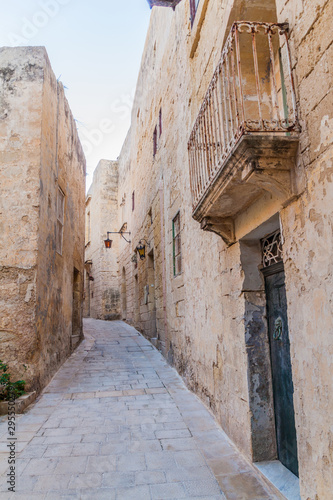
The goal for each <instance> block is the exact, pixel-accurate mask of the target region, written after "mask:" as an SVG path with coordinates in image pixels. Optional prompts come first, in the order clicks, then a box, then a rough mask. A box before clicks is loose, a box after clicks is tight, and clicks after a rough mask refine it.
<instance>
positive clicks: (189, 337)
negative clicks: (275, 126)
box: [118, 0, 333, 500]
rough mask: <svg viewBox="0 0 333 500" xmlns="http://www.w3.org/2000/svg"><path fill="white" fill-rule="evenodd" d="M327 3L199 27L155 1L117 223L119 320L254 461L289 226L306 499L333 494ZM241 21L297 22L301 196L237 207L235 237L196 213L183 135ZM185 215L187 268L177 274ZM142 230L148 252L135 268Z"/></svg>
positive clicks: (275, 8)
mask: <svg viewBox="0 0 333 500" xmlns="http://www.w3.org/2000/svg"><path fill="white" fill-rule="evenodd" d="M331 11H332V2H329V1H325V0H316V1H310V0H309V1H306V0H303V1H301V0H297V1H296V0H281V1H280V0H277V2H276V4H275V2H262V1H259V0H258V1H257V0H255V1H251V2H242V1H234V2H227V1H222V2H221V1H218V0H209V1H208V0H201V1H200V2H199V8H198V12H197V15H196V18H195V21H194V24H193V27H192V28H191V23H190V21H189V17H190V13H189V2H186V1H183V2H181V3H180V4H179V5H178V6H177V8H176V10H175V12H172V10H171V9H163V8H154V9H153V11H152V17H151V23H150V27H149V32H148V35H147V41H146V45H145V50H144V54H143V58H142V65H141V70H140V74H139V78H138V86H137V91H136V97H135V102H134V107H133V112H132V124H131V130H130V132H129V136H128V138H127V140H126V142H125V144H124V147H123V150H122V152H121V155H120V158H119V191H118V193H119V194H118V212H119V217H120V218H121V221H120V225H121V224H122V223H123V222H125V221H126V222H127V225H128V229H129V230H130V231H131V232H132V236H131V240H132V243H131V244H130V245H127V244H125V243H124V242H121V243H120V249H119V290H120V293H121V295H122V304H123V306H122V317H123V318H124V319H126V320H127V321H129V322H131V323H133V324H134V326H136V327H137V328H139V329H140V330H141V331H142V332H143V333H144V334H145V335H146V336H147V337H148V338H150V339H151V340H152V342H154V344H155V345H157V347H158V348H159V349H160V350H161V351H162V352H163V354H164V355H165V356H166V358H167V359H168V360H169V362H170V363H172V364H173V365H174V366H175V367H176V369H177V370H178V371H179V372H180V373H181V375H182V376H183V377H184V379H185V380H186V382H187V384H188V385H189V387H190V388H191V389H193V390H194V391H196V393H197V394H198V395H199V396H200V397H201V398H202V399H203V400H204V401H205V402H206V404H207V405H208V406H210V407H211V409H212V410H213V411H214V414H215V415H216V417H217V418H218V420H219V422H220V423H221V425H222V427H223V429H224V430H225V431H226V432H227V433H228V435H229V436H230V437H231V438H232V439H233V441H234V442H235V443H236V445H237V446H238V447H239V448H240V449H241V450H242V451H243V452H245V454H246V455H247V456H248V457H249V458H250V459H252V460H253V461H255V460H271V459H274V458H276V442H275V423H274V411H273V394H272V383H271V369H270V361H269V344H268V336H267V319H266V298H265V288H264V280H263V276H262V274H261V273H260V266H261V263H262V261H261V247H260V239H261V238H262V237H264V236H265V235H266V234H269V233H270V232H272V231H274V230H276V229H279V228H280V229H281V231H282V235H283V242H284V266H285V273H286V290H287V301H288V317H289V330H290V342H291V358H292V375H293V382H294V391H295V392H294V406H295V418H296V430H297V443H298V459H299V470H300V485H301V495H302V498H304V499H309V500H310V499H311V500H312V499H316V500H321V499H323V500H324V499H326V498H329V497H330V495H331V492H332V491H333V484H332V480H333V479H332V474H331V470H332V460H333V457H332V435H331V428H332V415H333V401H332V380H333V377H332V261H333V259H332V241H333V240H332V217H331V212H332V197H333V189H332V185H333V184H332V139H333V128H332V127H333V125H332V123H333V122H332V92H331V88H332V60H333V58H332V30H331V29H330V23H331V19H332V12H331ZM245 18H246V19H247V20H255V21H267V22H275V21H276V20H278V21H279V22H281V23H284V22H288V23H289V28H290V32H289V36H290V47H291V59H292V65H293V72H294V77H295V83H296V97H297V106H298V110H299V113H300V119H301V133H300V146H299V150H298V153H297V158H296V162H295V166H294V169H293V176H292V185H293V193H294V196H293V197H292V198H289V199H288V200H287V201H286V202H285V203H284V202H282V201H281V198H280V197H279V195H278V193H275V192H268V191H267V193H266V194H265V195H264V196H262V197H261V198H260V199H258V200H257V201H256V202H255V203H253V205H252V206H251V207H248V208H246V209H245V210H244V211H243V212H242V213H239V214H237V216H236V218H235V233H236V242H235V243H234V244H232V245H231V246H227V245H226V244H225V243H224V242H223V241H222V239H221V238H220V237H219V236H217V235H216V234H213V233H208V232H204V231H202V230H201V229H200V225H199V224H198V223H197V222H195V221H194V220H193V219H192V200H191V191H190V179H189V168H188V153H187V141H188V139H189V136H190V133H191V130H192V127H193V124H194V121H195V119H196V117H197V116H198V113H199V110H200V107H201V104H202V101H203V98H204V95H205V93H206V91H207V88H208V86H209V83H210V81H211V79H212V76H213V73H214V70H215V68H216V65H217V63H218V60H219V57H220V54H221V49H222V47H223V43H224V41H225V39H226V36H227V34H228V31H229V28H230V26H231V23H232V22H233V21H234V20H240V19H245ZM243 76H244V75H243ZM252 77H253V75H251V78H252ZM160 122H161V123H162V129H161V130H160V128H161V127H160ZM154 136H155V138H156V146H157V147H156V151H155V154H154ZM133 191H135V200H136V203H135V209H134V211H132V210H131V201H130V200H131V196H132V193H133ZM178 212H179V214H180V229H181V232H180V235H181V252H182V272H181V273H180V274H179V275H177V276H174V272H173V234H172V221H173V219H174V217H175V216H176V214H177V213H178ZM143 238H144V239H145V240H146V241H147V242H148V243H146V253H147V256H146V259H145V260H143V261H140V260H139V261H138V262H137V264H136V263H135V262H132V261H131V256H133V254H134V253H135V249H136V246H137V245H138V242H139V241H140V240H141V239H143ZM148 244H149V246H148ZM149 253H151V255H150V256H149ZM152 253H153V257H154V262H153V263H154V266H153V269H154V272H152V271H151V268H152ZM149 258H150V260H149ZM152 284H153V285H154V287H153V288H154V294H152V293H151V292H150V290H151V288H152V287H151V285H152Z"/></svg>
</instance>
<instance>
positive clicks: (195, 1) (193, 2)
mask: <svg viewBox="0 0 333 500" xmlns="http://www.w3.org/2000/svg"><path fill="white" fill-rule="evenodd" d="M199 2H200V0H190V10H191V24H192V26H193V23H194V18H195V15H196V13H197V10H198V5H199Z"/></svg>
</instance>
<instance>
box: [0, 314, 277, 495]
mask: <svg viewBox="0 0 333 500" xmlns="http://www.w3.org/2000/svg"><path fill="white" fill-rule="evenodd" d="M0 430H1V449H0V452H1V464H0V467H1V468H0V472H1V477H2V480H1V481H2V482H1V492H2V493H1V494H0V498H1V499H6V500H7V499H8V500H10V499H12V498H15V499H19V498H22V499H25V500H28V499H29V500H30V499H38V500H39V499H41V500H42V499H47V500H51V499H54V500H56V499H72V498H78V499H79V498H80V499H87V500H88V499H89V500H90V499H94V500H98V499H106V500H112V499H131V500H140V499H143V500H146V499H153V500H155V499H156V500H157V499H163V500H164V499H171V498H173V499H178V498H179V499H181V498H190V499H195V498H201V500H203V499H211V500H213V499H223V498H226V499H228V500H272V499H274V498H277V497H274V495H273V496H272V494H271V493H269V492H268V491H266V490H265V487H264V486H263V484H262V483H261V482H260V479H258V477H257V476H256V474H255V472H254V470H253V469H252V467H251V465H250V464H249V463H248V462H247V461H246V460H245V459H244V458H243V457H242V455H240V454H239V453H238V452H237V450H236V449H235V448H234V447H233V446H232V444H231V443H230V441H229V440H228V438H227V437H226V435H225V434H224V433H223V432H222V431H221V430H220V429H219V428H218V426H217V424H216V423H215V421H214V419H213V417H212V416H211V415H210V413H209V412H208V411H207V409H206V408H205V407H204V405H203V404H202V403H201V402H200V401H199V400H198V399H197V397H196V396H195V395H193V394H192V393H191V392H189V391H188V390H187V389H186V387H185V385H184V383H183V382H182V380H181V378H180V377H179V376H178V375H177V373H176V372H175V370H174V369H172V368H171V367H170V366H169V365H168V364H167V363H166V361H165V360H164V358H163V357H162V356H161V354H160V353H159V352H158V351H157V350H156V349H155V348H154V347H152V346H151V344H150V343H149V342H148V341H147V340H146V339H144V338H143V337H142V336H141V335H140V334H138V332H137V331H136V330H134V328H132V327H130V326H128V325H127V324H125V323H123V322H120V321H115V322H105V321H98V320H92V319H88V320H85V340H84V341H83V343H82V344H81V345H80V346H79V348H78V349H77V351H76V352H75V353H74V354H73V355H72V356H71V358H70V359H69V360H67V362H66V363H65V364H64V365H63V367H62V368H61V369H60V370H59V372H58V373H57V375H56V376H55V378H54V379H53V380H52V382H51V383H50V384H49V386H48V387H47V388H46V390H45V391H44V392H43V394H42V396H41V397H40V398H39V399H38V401H37V402H36V403H35V404H34V405H33V406H31V407H30V409H29V410H28V411H26V413H25V414H24V415H22V416H18V418H17V432H16V437H17V451H18V459H17V463H16V473H17V480H16V493H9V492H7V485H6V478H5V474H6V473H7V470H8V463H7V460H8V451H7V448H6V446H7V442H8V441H7V437H8V436H7V421H6V418H5V417H2V421H1V427H0Z"/></svg>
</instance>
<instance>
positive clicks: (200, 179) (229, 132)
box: [188, 21, 299, 210]
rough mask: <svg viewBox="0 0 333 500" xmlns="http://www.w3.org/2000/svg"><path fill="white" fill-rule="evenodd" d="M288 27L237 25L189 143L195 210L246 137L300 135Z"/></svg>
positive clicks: (247, 23)
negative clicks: (246, 135)
mask: <svg viewBox="0 0 333 500" xmlns="http://www.w3.org/2000/svg"><path fill="white" fill-rule="evenodd" d="M287 32H288V26H287V25H286V24H272V23H259V22H246V21H239V22H235V23H234V24H233V26H232V28H231V32H230V35H229V37H228V39H227V41H226V44H225V46H224V48H223V51H222V55H221V58H220V61H219V64H218V66H217V68H216V70H215V73H214V75H213V79H212V81H211V83H210V85H209V88H208V91H207V93H206V96H205V98H204V101H203V104H202V106H201V109H200V112H199V115H198V117H197V119H196V122H195V125H194V128H193V130H192V133H191V136H190V139H189V142H188V152H189V164H190V181H191V190H192V201H193V210H195V208H196V207H197V206H198V204H199V203H200V201H201V200H202V199H203V197H204V196H205V194H206V193H207V191H208V190H209V187H210V185H211V184H212V182H213V181H214V179H215V178H216V177H217V176H218V174H219V172H220V171H221V168H223V166H224V164H225V162H226V160H227V159H228V157H229V156H230V154H231V153H232V152H233V150H234V148H235V146H236V145H237V142H238V141H239V140H240V139H241V137H242V136H243V135H244V134H249V135H251V134H255V135H257V134H266V133H269V134H283V135H286V134H288V135H291V134H294V133H295V132H297V131H298V129H299V125H298V116H297V109H296V99H295V89H294V82H293V75H292V66H291V58H290V50H289V44H288V33H287Z"/></svg>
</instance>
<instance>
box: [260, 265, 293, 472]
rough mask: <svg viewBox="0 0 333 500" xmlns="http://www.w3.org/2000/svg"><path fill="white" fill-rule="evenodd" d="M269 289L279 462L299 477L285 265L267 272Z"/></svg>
mask: <svg viewBox="0 0 333 500" xmlns="http://www.w3.org/2000/svg"><path fill="white" fill-rule="evenodd" d="M281 264H282V263H281ZM265 285H266V297H267V316H268V331H269V341H270V352H271V366H272V378H273V393H274V410H275V425H276V439H277V450H278V458H279V460H280V462H281V463H282V464H283V465H284V466H285V467H287V468H288V469H289V470H291V472H293V473H294V474H295V475H296V476H298V460H297V441H296V428H295V414H294V403H293V392H294V387H293V380H292V371H291V359H290V342H289V331H288V317H287V299H286V288H285V277H284V271H283V264H282V265H274V266H271V267H270V268H268V269H267V270H266V272H265Z"/></svg>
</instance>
